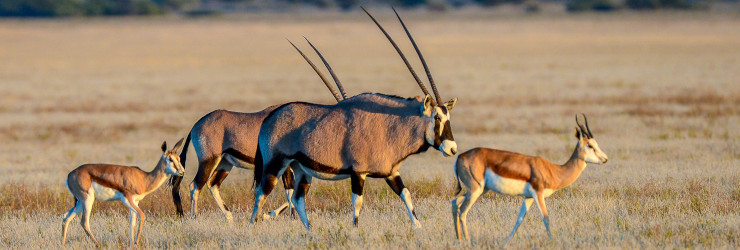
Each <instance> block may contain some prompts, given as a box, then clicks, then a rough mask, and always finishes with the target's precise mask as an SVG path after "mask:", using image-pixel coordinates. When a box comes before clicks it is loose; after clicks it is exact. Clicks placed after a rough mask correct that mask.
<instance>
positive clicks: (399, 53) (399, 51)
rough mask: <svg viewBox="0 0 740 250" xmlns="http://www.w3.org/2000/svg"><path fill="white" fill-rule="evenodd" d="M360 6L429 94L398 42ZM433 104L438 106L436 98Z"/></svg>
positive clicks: (422, 90)
mask: <svg viewBox="0 0 740 250" xmlns="http://www.w3.org/2000/svg"><path fill="white" fill-rule="evenodd" d="M360 8H361V9H362V11H364V12H365V14H367V15H368V16H369V17H370V19H372V20H373V22H374V23H375V25H377V26H378V28H379V29H380V31H382V32H383V35H385V37H386V38H388V41H389V42H390V43H391V45H393V48H394V49H396V52H398V55H399V56H401V59H403V63H405V64H406V67H407V68H409V72H411V75H412V76H413V77H414V80H416V83H417V84H419V88H421V92H424V94H425V95H429V91H427V88H426V87H424V84H423V83H422V82H421V79H419V76H418V75H416V72H415V71H414V68H412V67H411V64H410V63H409V60H408V59H406V56H405V55H403V52H401V49H399V48H398V45H397V44H396V42H394V41H393V38H391V36H390V35H388V32H386V31H385V29H384V28H383V26H382V25H380V23H378V20H375V17H373V15H370V12H367V10H366V9H365V7H360ZM432 104H433V105H434V106H437V102H436V101H435V100H432Z"/></svg>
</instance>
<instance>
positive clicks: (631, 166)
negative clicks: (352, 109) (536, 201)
mask: <svg viewBox="0 0 740 250" xmlns="http://www.w3.org/2000/svg"><path fill="white" fill-rule="evenodd" d="M405 15H407V23H408V25H409V26H410V28H411V31H412V32H413V34H414V35H415V38H416V40H417V41H418V42H419V44H420V46H421V49H422V50H423V52H424V53H425V57H426V58H427V60H428V62H429V64H430V67H431V68H432V70H433V73H434V76H435V79H436V81H437V82H438V84H439V87H440V91H441V94H442V96H443V98H451V97H458V98H459V102H458V105H457V106H456V107H455V109H454V110H453V115H452V121H453V123H452V125H453V129H454V131H455V138H456V139H457V142H458V145H459V147H460V151H464V150H467V149H471V148H473V147H478V146H483V147H493V148H500V149H507V150H512V151H517V152H522V153H526V154H530V155H539V156H543V157H545V158H548V159H550V160H552V161H554V162H563V161H565V160H566V159H567V158H568V156H569V155H570V153H571V151H572V148H573V146H574V143H575V139H573V137H572V136H573V127H574V126H575V123H574V120H573V116H574V114H576V113H581V112H583V113H586V114H587V115H588V117H589V118H590V119H589V123H590V125H591V128H592V130H593V132H594V135H595V137H596V138H597V140H598V141H599V144H600V145H601V147H602V149H603V150H604V151H605V152H606V153H607V154H608V155H609V158H610V161H609V163H607V164H606V165H603V166H599V165H591V166H589V167H588V168H587V169H586V170H585V171H584V172H583V174H582V175H581V177H580V179H579V180H578V181H576V182H575V183H574V184H573V185H572V186H570V187H567V188H565V189H563V190H561V191H559V192H557V193H555V194H554V195H553V196H551V197H550V198H548V199H547V200H546V201H547V205H548V208H549V209H548V210H549V212H550V216H551V220H552V230H553V239H552V240H548V239H547V234H546V233H545V230H544V226H543V225H542V223H541V221H540V219H539V215H538V214H537V212H536V209H532V210H531V211H530V215H528V216H527V218H526V219H525V221H524V223H523V225H522V226H521V228H520V229H519V232H518V234H517V235H516V236H515V237H514V239H513V240H512V242H511V244H510V246H512V247H516V248H544V247H553V248H572V247H582V248H590V247H627V248H635V247H640V248H665V247H670V248H674V247H710V248H738V247H739V246H740V209H738V207H740V170H739V168H738V166H740V130H739V129H738V124H740V84H739V83H740V71H738V70H737V69H740V30H738V29H737V27H738V25H740V19H739V18H737V17H735V16H729V15H712V14H706V13H700V14H687V13H658V14H654V15H644V14H615V15H606V16H595V15H575V16H515V15H514V16H503V17H502V16H499V15H490V14H487V13H485V12H476V13H467V12H458V13H447V14H436V13H409V14H405ZM379 17H380V20H381V22H382V23H384V24H385V25H386V28H387V29H389V31H390V32H391V33H392V35H394V37H396V39H397V42H399V44H400V45H401V46H402V48H403V49H404V50H405V51H407V54H408V55H409V57H410V58H411V59H412V60H411V61H412V63H413V64H414V65H415V66H417V71H420V70H421V66H420V65H419V64H418V63H417V60H416V59H415V57H414V53H413V49H412V48H411V46H410V45H409V44H408V43H407V42H406V40H405V39H404V36H403V33H402V31H401V29H400V27H399V25H398V24H397V23H396V22H395V20H394V19H392V16H391V13H387V12H380V13H379ZM302 35H305V36H307V37H308V38H309V39H311V40H312V42H314V44H316V45H317V46H318V47H319V48H320V49H322V50H323V52H324V55H325V56H326V57H327V59H328V60H329V61H330V63H332V65H333V67H334V69H335V71H336V72H337V73H338V75H339V77H340V79H341V80H342V81H343V82H344V85H345V87H346V88H347V89H348V91H349V92H350V94H357V93H361V92H368V91H372V92H382V93H389V94H397V95H401V96H414V95H418V94H419V93H420V91H419V90H418V88H417V87H416V86H415V83H413V80H412V78H411V77H410V76H409V74H408V72H407V70H406V69H405V68H404V66H403V64H402V62H401V61H400V59H399V58H398V56H397V55H396V54H395V52H394V51H393V50H392V48H391V47H390V46H389V45H388V43H387V41H385V40H384V38H383V37H382V35H381V34H380V32H379V31H378V30H377V29H376V28H375V27H374V26H373V25H372V23H371V22H370V21H369V20H367V19H366V18H365V17H364V16H362V15H361V14H360V13H349V14H307V15H301V16H298V17H295V16H288V15H258V16H256V17H230V16H227V17H224V18H218V19H194V20H183V19H177V18H155V19H71V20H62V21H50V20H49V21H47V20H3V21H0V86H2V88H1V90H0V95H1V96H2V98H0V141H2V142H3V143H2V144H0V169H1V170H2V173H3V174H2V175H0V219H1V220H2V221H3V223H1V224H0V231H2V234H0V247H3V248H19V247H22V248H49V247H52V248H56V247H57V246H58V244H59V241H60V240H61V239H60V238H61V236H60V229H61V227H60V224H61V217H60V214H61V213H63V212H64V211H66V210H67V209H69V208H70V207H71V206H72V196H71V195H70V194H69V193H68V191H67V190H66V188H65V186H64V181H65V178H66V175H67V173H68V172H69V171H70V170H72V169H74V168H75V167H77V166H79V165H80V164H83V163H90V162H108V163H118V164H127V165H137V166H141V168H142V169H145V170H149V169H151V168H153V167H154V164H155V163H156V161H157V157H158V155H159V154H160V151H159V145H160V143H161V142H162V140H165V139H166V140H168V141H169V142H170V143H174V142H175V141H176V140H177V139H179V138H180V137H183V136H185V135H186V133H187V132H188V131H189V129H190V126H192V124H193V123H194V122H195V121H196V120H197V119H198V118H200V117H201V116H203V115H204V114H206V113H208V112H210V111H211V110H214V109H219V108H223V109H230V110H238V111H256V110H259V109H262V108H264V107H267V106H270V105H274V104H279V103H284V102H288V101H294V100H301V101H309V102H318V103H332V102H333V100H332V98H331V95H330V94H329V93H328V91H326V89H325V87H324V86H323V84H321V83H320V81H319V80H318V79H317V77H316V76H315V74H314V73H313V72H312V71H311V70H310V68H309V67H308V66H307V65H306V64H305V62H303V61H302V59H301V58H300V57H299V56H298V55H297V54H296V52H295V51H294V50H293V48H291V47H290V45H289V44H288V43H287V42H286V41H285V38H286V37H287V38H289V39H291V40H293V41H294V42H297V44H298V45H299V46H301V47H302V48H305V50H306V52H308V51H309V47H308V46H307V45H306V44H305V43H304V41H302V37H301V36H302ZM314 58H315V57H314ZM314 60H318V58H316V59H314ZM189 155H190V157H189V160H188V163H187V169H188V171H187V174H186V180H187V182H188V183H189V180H191V179H192V177H193V176H194V175H195V170H196V166H197V164H196V163H195V158H196V157H195V155H194V153H193V151H192V149H191V152H190V154H189ZM453 161H454V158H444V157H442V156H441V155H440V153H438V152H436V151H429V152H427V153H424V154H421V155H417V156H412V157H410V158H409V159H408V160H407V161H406V163H405V164H404V166H403V167H402V169H401V172H402V174H403V176H404V177H405V181H406V183H407V184H408V186H409V189H410V190H411V193H412V196H413V198H414V203H415V205H416V207H417V213H418V215H419V218H420V220H421V222H422V224H423V226H424V227H423V228H422V229H417V230H414V229H412V228H411V225H410V223H409V220H408V218H407V215H406V212H405V209H404V207H403V205H402V202H401V201H400V199H398V198H397V197H396V196H395V194H394V193H393V192H392V191H390V189H389V188H387V187H386V186H385V183H384V182H383V181H382V180H370V181H368V187H367V189H366V194H367V195H366V198H365V205H364V208H363V211H362V214H361V217H360V226H359V228H356V229H355V228H352V226H351V212H350V211H351V203H350V186H349V182H348V181H339V182H327V181H320V180H316V181H315V182H314V185H313V186H312V188H311V192H310V193H309V195H308V197H307V208H308V211H309V213H308V215H309V218H310V219H311V222H312V224H313V229H314V230H313V231H312V232H306V231H305V230H304V229H303V227H302V225H301V224H300V222H299V220H296V219H291V218H290V217H289V216H282V217H279V218H277V219H276V220H274V221H267V222H263V223H259V224H256V225H251V224H249V223H248V216H249V213H250V211H251V208H252V200H253V194H252V193H251V176H252V175H251V170H242V169H235V170H234V171H233V172H232V174H231V176H230V177H229V178H228V179H227V180H226V182H225V184H224V187H223V188H222V195H223V197H224V199H225V200H226V203H227V204H228V205H230V206H231V207H232V210H233V211H234V216H235V223H234V224H233V225H228V224H227V223H226V220H225V219H224V217H223V216H222V215H221V213H220V211H219V210H218V209H217V208H216V206H215V205H214V203H213V201H212V199H211V198H210V195H209V194H208V192H207V191H205V192H203V194H202V195H201V197H202V198H201V202H200V206H201V208H202V209H201V211H202V213H201V214H200V215H199V216H198V217H196V218H187V219H180V218H178V217H177V216H175V215H174V207H173V206H172V204H171V201H170V197H169V190H168V188H167V187H163V188H162V189H161V190H158V191H156V192H154V193H153V194H152V195H150V196H149V197H148V198H147V199H145V200H143V201H142V203H141V207H142V208H143V209H144V210H145V211H146V213H147V214H148V215H149V216H148V219H147V221H146V223H145V228H144V236H143V241H142V242H141V244H142V246H143V247H145V248H159V247H178V248H180V247H204V248H205V247H225V248H242V247H269V248H278V247H291V248H305V247H311V248H340V247H341V248H344V247H353V248H361V247H362V248H367V247H370V248H386V247H392V248H417V247H418V248H443V247H445V248H447V247H449V248H468V247H471V246H472V247H501V246H502V244H503V242H504V240H505V237H506V236H507V235H508V233H509V231H510V230H511V228H512V227H513V224H514V221H515V219H516V214H517V211H518V208H519V205H520V202H521V201H520V200H519V198H512V197H506V196H501V195H493V194H488V195H485V196H484V197H483V198H482V199H480V200H479V202H478V203H477V204H476V205H475V206H474V207H473V209H472V211H471V214H470V216H469V217H468V220H469V228H470V230H471V236H472V238H473V241H472V245H460V244H457V243H456V241H455V239H454V233H453V232H454V231H453V228H452V226H451V215H450V203H449V201H450V199H451V198H452V192H453V187H454V176H453V175H452V173H453V172H452V163H453ZM188 183H185V185H183V186H187V184H188ZM185 189H186V188H185V187H184V188H183V190H182V193H183V195H184V196H185V197H187V192H186V190H185ZM284 199H285V198H284V196H283V195H282V194H281V192H280V190H276V192H274V193H273V194H272V195H271V196H270V198H269V200H268V207H275V206H277V205H278V204H279V203H282V202H283V201H284ZM185 205H186V206H189V202H188V201H185ZM127 216H128V213H126V211H125V209H124V207H123V205H121V204H117V203H109V204H105V203H97V204H96V205H95V212H94V214H93V218H92V225H91V227H92V229H93V231H95V234H96V236H97V237H98V240H100V241H101V243H102V244H103V245H104V247H106V248H114V247H115V248H118V247H125V246H127V244H128V240H127V237H128V235H127V231H128V229H127V227H128V219H127ZM67 244H68V246H70V247H74V248H83V247H85V248H87V247H92V246H93V245H92V242H91V241H89V240H88V239H86V236H85V235H84V232H83V230H82V229H81V228H80V227H79V226H77V224H72V227H70V232H69V238H68V243H67Z"/></svg>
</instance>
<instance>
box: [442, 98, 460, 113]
mask: <svg viewBox="0 0 740 250" xmlns="http://www.w3.org/2000/svg"><path fill="white" fill-rule="evenodd" d="M456 103H457V97H456V98H452V99H450V100H449V101H447V102H445V104H444V105H445V106H446V107H447V110H452V107H455V104H456Z"/></svg>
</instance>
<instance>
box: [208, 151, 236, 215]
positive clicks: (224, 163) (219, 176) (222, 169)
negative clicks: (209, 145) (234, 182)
mask: <svg viewBox="0 0 740 250" xmlns="http://www.w3.org/2000/svg"><path fill="white" fill-rule="evenodd" d="M223 159H226V160H223ZM232 164H234V163H233V162H232V161H231V160H230V159H229V156H228V155H227V156H225V157H222V160H221V162H220V163H219V164H218V167H217V168H216V171H215V172H214V173H213V175H212V176H211V179H210V180H209V181H208V190H210V191H211V196H212V197H213V200H215V201H216V205H217V206H218V208H219V209H221V212H222V213H223V214H224V216H226V220H228V221H229V222H233V221H234V219H233V216H232V215H231V211H230V210H229V207H228V206H226V204H225V203H224V200H223V199H222V198H221V191H220V190H221V183H223V181H224V179H226V176H228V175H229V173H230V172H231V170H232V169H233V167H234V165H232Z"/></svg>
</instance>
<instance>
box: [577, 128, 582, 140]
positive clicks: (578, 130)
mask: <svg viewBox="0 0 740 250" xmlns="http://www.w3.org/2000/svg"><path fill="white" fill-rule="evenodd" d="M575 129H576V134H575V136H576V139H578V140H579V141H580V140H582V139H583V132H581V130H580V129H578V127H575Z"/></svg>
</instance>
